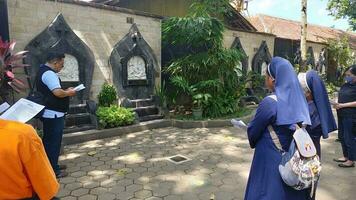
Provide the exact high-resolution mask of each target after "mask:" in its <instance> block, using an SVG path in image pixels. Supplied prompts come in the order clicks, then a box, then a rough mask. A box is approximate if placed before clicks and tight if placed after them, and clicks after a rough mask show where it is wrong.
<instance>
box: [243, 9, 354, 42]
mask: <svg viewBox="0 0 356 200" xmlns="http://www.w3.org/2000/svg"><path fill="white" fill-rule="evenodd" d="M249 21H250V22H251V24H252V25H253V26H254V27H255V28H256V29H257V30H258V31H260V32H266V33H272V34H274V35H276V36H277V37H279V38H285V39H291V40H300V32H301V31H300V22H298V21H293V20H287V19H282V18H277V17H272V16H268V15H261V14H260V15H256V16H253V17H250V18H249ZM345 35H346V36H347V37H349V41H350V45H351V47H352V48H353V49H356V33H354V32H346V31H342V30H339V29H334V28H329V27H325V26H319V25H314V24H308V33H307V40H308V41H310V42H317V43H326V41H327V39H330V38H332V39H337V38H340V37H342V36H345Z"/></svg>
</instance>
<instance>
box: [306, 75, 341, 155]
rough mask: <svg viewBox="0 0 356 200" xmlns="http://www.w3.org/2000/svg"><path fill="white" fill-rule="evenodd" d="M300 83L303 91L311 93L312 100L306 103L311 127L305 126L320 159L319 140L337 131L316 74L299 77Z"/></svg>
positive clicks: (326, 98) (326, 95) (324, 92)
mask: <svg viewBox="0 0 356 200" xmlns="http://www.w3.org/2000/svg"><path fill="white" fill-rule="evenodd" d="M300 82H301V84H302V85H303V86H304V87H305V88H304V91H309V92H311V94H312V96H313V100H312V101H309V102H308V107H309V115H310V119H311V125H310V126H307V131H308V133H309V135H310V137H311V138H312V140H313V142H314V145H315V147H316V149H317V153H318V155H319V157H320V156H321V148H320V138H321V137H323V138H324V139H326V138H328V137H329V133H331V132H333V131H335V130H336V129H337V126H336V122H335V118H334V115H333V113H332V110H331V105H330V101H329V97H328V93H327V91H326V88H325V85H324V82H323V81H322V79H321V78H320V76H319V75H318V73H317V72H316V71H315V70H310V71H308V72H307V73H306V74H305V76H304V77H303V76H300Z"/></svg>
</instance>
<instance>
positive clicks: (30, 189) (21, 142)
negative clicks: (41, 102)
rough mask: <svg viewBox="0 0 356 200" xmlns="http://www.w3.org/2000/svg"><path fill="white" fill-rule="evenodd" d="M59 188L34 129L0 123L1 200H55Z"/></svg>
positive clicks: (17, 124)
mask: <svg viewBox="0 0 356 200" xmlns="http://www.w3.org/2000/svg"><path fill="white" fill-rule="evenodd" d="M58 190H59V184H58V181H57V179H56V176H55V174H54V172H53V169H52V167H51V164H50V163H49V161H48V158H47V155H46V152H45V150H44V147H43V144H42V141H41V139H40V137H39V136H38V135H37V133H36V131H35V130H34V128H33V127H32V126H30V125H27V124H23V123H20V122H14V121H9V120H2V119H0V200H5V199H41V200H49V199H58V198H56V197H55V195H56V194H57V192H58Z"/></svg>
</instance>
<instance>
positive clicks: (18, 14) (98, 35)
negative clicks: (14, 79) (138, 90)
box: [8, 0, 161, 99]
mask: <svg viewBox="0 0 356 200" xmlns="http://www.w3.org/2000/svg"><path fill="white" fill-rule="evenodd" d="M8 12H9V29H10V37H11V39H12V40H16V41H17V44H16V48H15V51H22V50H23V49H24V48H25V47H26V45H27V44H28V43H29V42H30V41H31V40H32V39H33V38H35V37H36V36H37V35H38V34H39V33H41V32H42V31H43V30H44V29H45V28H46V27H47V26H48V25H49V24H50V23H51V22H52V20H53V19H54V18H55V16H56V15H57V14H58V13H59V12H61V13H62V14H63V16H64V18H65V20H66V21H67V23H68V25H69V26H70V27H71V28H72V29H73V30H74V32H75V34H76V35H77V36H78V37H79V38H80V39H81V40H82V41H83V42H84V43H86V45H87V46H88V47H89V48H90V49H91V50H92V52H93V53H94V56H95V68H94V74H93V82H92V87H91V98H92V99H96V96H97V94H98V93H99V91H100V88H101V86H102V84H103V83H104V82H105V81H108V82H112V70H111V67H110V66H109V64H108V60H109V56H110V53H111V51H112V49H113V47H114V45H115V44H116V43H117V42H119V41H120V40H121V39H122V38H123V37H124V36H125V35H126V34H127V33H128V31H129V29H130V27H131V25H132V24H129V23H127V22H126V20H127V17H131V18H133V19H134V23H136V24H137V26H138V28H139V30H140V32H141V33H142V35H143V37H144V39H145V40H146V41H147V43H148V44H149V45H150V46H151V48H152V49H153V51H154V53H155V55H156V57H157V60H158V62H159V67H160V63H161V20H160V19H159V18H157V17H150V16H146V15H143V14H142V15H139V14H134V13H129V12H121V11H118V10H110V9H105V8H95V7H92V6H88V5H85V4H82V5H79V4H73V3H63V2H58V1H57V2H55V1H45V0H10V1H8ZM17 73H19V74H21V73H22V74H23V72H22V71H18V72H17ZM159 82H160V80H159V79H157V80H156V83H159Z"/></svg>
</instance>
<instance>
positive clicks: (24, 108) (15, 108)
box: [0, 98, 44, 123]
mask: <svg viewBox="0 0 356 200" xmlns="http://www.w3.org/2000/svg"><path fill="white" fill-rule="evenodd" d="M43 108H44V106H42V105H40V104H37V103H34V102H32V101H29V100H27V99H23V98H22V99H20V100H18V101H17V102H16V103H15V104H14V105H12V106H11V107H10V108H9V109H8V110H6V112H4V113H3V114H2V115H1V116H0V118H1V119H7V120H14V121H19V122H22V123H26V122H27V121H29V120H30V119H32V118H33V117H34V116H36V115H37V113H39V112H40V111H41V110H42V109H43Z"/></svg>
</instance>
